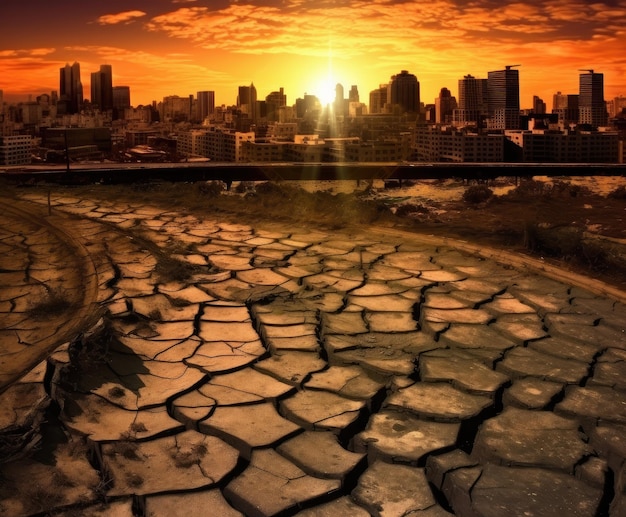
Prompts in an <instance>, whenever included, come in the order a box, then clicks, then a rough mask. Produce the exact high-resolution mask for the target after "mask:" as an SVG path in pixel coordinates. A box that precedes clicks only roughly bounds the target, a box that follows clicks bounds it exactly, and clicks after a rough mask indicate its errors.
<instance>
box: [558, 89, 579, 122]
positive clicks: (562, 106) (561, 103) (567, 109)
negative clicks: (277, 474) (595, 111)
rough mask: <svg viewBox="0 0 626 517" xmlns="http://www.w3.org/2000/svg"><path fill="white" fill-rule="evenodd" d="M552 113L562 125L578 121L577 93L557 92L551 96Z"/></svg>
mask: <svg viewBox="0 0 626 517" xmlns="http://www.w3.org/2000/svg"><path fill="white" fill-rule="evenodd" d="M552 113H556V114H557V115H558V116H559V124H561V125H562V126H563V127H566V126H569V125H570V124H577V123H578V95H576V94H566V93H561V92H557V93H555V94H554V95H553V96H552Z"/></svg>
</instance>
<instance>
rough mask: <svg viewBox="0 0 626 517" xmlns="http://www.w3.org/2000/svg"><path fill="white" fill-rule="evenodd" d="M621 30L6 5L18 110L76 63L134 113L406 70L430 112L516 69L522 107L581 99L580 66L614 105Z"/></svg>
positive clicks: (328, 92)
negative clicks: (172, 102)
mask: <svg viewBox="0 0 626 517" xmlns="http://www.w3.org/2000/svg"><path fill="white" fill-rule="evenodd" d="M85 4H87V5H85ZM624 27H626V2H624V1H620V0H605V1H604V2H596V3H594V4H587V3H586V2H583V1H578V0H577V1H556V2H554V1H553V2H549V3H548V4H545V3H543V2H538V1H536V0H533V1H531V2H527V3H525V4H523V5H522V4H520V3H514V2H505V3H500V2H498V3H496V2H492V1H491V0H477V1H476V2H473V3H471V4H468V5H466V4H465V3H464V2H461V1H460V0H456V1H455V0H435V1H433V2H429V3H428V4H424V5H420V3H418V2H412V1H400V0H374V1H372V2H368V3H366V2H362V1H357V0H338V1H323V0H318V1H316V2H311V1H309V0H280V1H279V0H259V1H250V0H240V1H227V0H218V1H211V2H208V1H206V0H204V1H203V0H153V1H146V0H137V1H135V2H127V1H124V2H122V1H120V0H111V1H110V2H107V4H106V5H105V6H104V7H103V5H102V4H100V5H92V3H91V2H89V3H83V2H78V1H60V2H57V3H55V4H49V3H48V2H43V1H41V0H31V1H30V2H29V6H28V9H26V8H25V7H24V6H20V5H19V4H16V3H13V2H12V3H10V5H7V6H5V7H3V16H2V20H0V34H2V36H0V90H3V91H4V99H5V101H8V102H15V101H19V100H26V99H27V97H28V95H32V96H36V95H40V94H42V93H49V92H50V91H58V89H59V83H58V73H59V69H60V68H63V67H64V66H65V65H66V64H70V65H71V64H72V63H74V62H79V63H80V65H81V70H82V74H83V75H82V77H81V80H82V83H83V88H84V96H85V98H90V97H91V95H90V92H91V91H92V90H91V84H90V76H91V74H93V73H95V72H97V71H98V70H99V69H100V66H101V65H103V64H107V65H111V66H112V70H113V85H114V86H129V87H130V91H131V101H132V104H133V105H139V104H148V103H150V102H152V101H155V100H156V101H160V100H162V99H163V97H166V96H170V95H181V96H185V95H189V94H193V95H194V96H195V95H196V94H197V92H199V91H209V90H210V91H215V102H216V104H218V105H221V104H226V105H232V104H235V102H236V95H237V88H238V86H241V85H249V84H251V83H254V85H255V86H256V89H257V91H258V93H259V98H264V97H265V96H266V95H267V94H269V93H270V92H272V91H276V90H278V89H279V88H280V87H283V88H284V90H285V92H286V94H287V95H288V104H293V103H294V102H295V99H296V98H297V97H302V96H303V95H304V94H305V93H308V94H312V95H316V96H318V97H319V98H320V100H322V101H323V102H326V101H330V100H332V99H333V98H334V95H335V85H336V84H337V83H340V84H342V85H343V86H344V87H345V89H346V91H348V90H349V89H350V87H351V85H357V87H358V90H359V94H360V96H361V101H362V102H366V103H367V102H368V96H369V92H370V91H372V90H374V89H376V88H378V87H379V85H380V84H385V83H388V82H389V81H390V78H391V76H392V75H395V74H398V73H399V72H400V71H401V70H408V71H409V72H410V73H412V74H415V76H416V77H417V79H418V80H419V83H420V88H421V100H422V102H424V103H426V104H429V103H434V99H435V98H436V97H437V96H438V95H439V91H440V90H441V88H444V87H445V88H448V89H449V90H450V91H451V92H452V95H455V96H456V95H458V81H459V79H461V78H463V77H464V76H465V75H467V74H471V75H473V76H475V77H478V78H486V77H487V74H488V72H490V71H494V70H501V69H503V68H504V67H505V66H506V65H509V64H512V63H516V64H520V65H521V67H520V101H521V107H522V108H524V107H529V106H532V102H531V100H532V97H533V96H534V95H538V96H539V97H542V98H543V99H544V101H546V102H548V103H549V104H550V102H551V99H552V95H553V94H554V93H556V92H557V91H561V92H563V93H578V78H579V73H580V72H579V69H595V70H596V71H598V72H601V73H603V74H604V91H605V98H606V99H607V100H609V99H612V98H613V97H616V96H620V95H622V96H623V95H626V52H625V50H626V44H625V43H624V41H626V29H624ZM546 77H549V79H548V80H547V81H546Z"/></svg>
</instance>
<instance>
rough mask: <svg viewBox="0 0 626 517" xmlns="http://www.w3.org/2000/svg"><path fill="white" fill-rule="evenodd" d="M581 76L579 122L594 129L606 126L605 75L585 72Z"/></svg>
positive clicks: (589, 71)
mask: <svg viewBox="0 0 626 517" xmlns="http://www.w3.org/2000/svg"><path fill="white" fill-rule="evenodd" d="M585 72H586V73H584V74H580V76H579V85H580V86H579V87H580V90H579V93H578V112H579V117H578V122H579V123H580V124H590V125H592V126H594V127H599V126H606V125H607V123H608V113H607V111H606V104H605V102H604V74H599V73H597V72H594V71H593V70H585Z"/></svg>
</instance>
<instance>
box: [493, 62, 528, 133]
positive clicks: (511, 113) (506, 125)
mask: <svg viewBox="0 0 626 517" xmlns="http://www.w3.org/2000/svg"><path fill="white" fill-rule="evenodd" d="M516 66H519V65H506V67H505V69H504V70H496V71H493V72H488V73H487V96H488V104H487V108H488V112H489V128H490V129H497V130H504V129H519V127H520V102H519V70H516V69H515V68H514V67H516Z"/></svg>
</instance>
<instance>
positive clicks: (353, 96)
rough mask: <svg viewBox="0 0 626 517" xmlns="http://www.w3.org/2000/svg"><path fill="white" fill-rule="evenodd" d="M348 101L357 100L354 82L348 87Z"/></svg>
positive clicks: (357, 92)
mask: <svg viewBox="0 0 626 517" xmlns="http://www.w3.org/2000/svg"><path fill="white" fill-rule="evenodd" d="M348 101H350V102H359V90H358V88H357V86H356V84H353V85H352V86H351V87H350V92H349V93H348Z"/></svg>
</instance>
